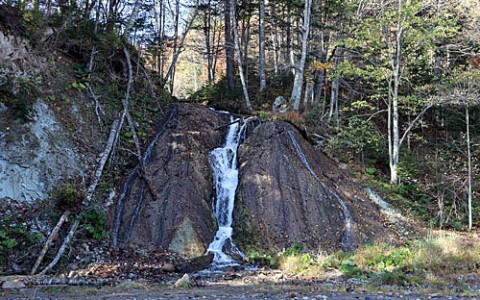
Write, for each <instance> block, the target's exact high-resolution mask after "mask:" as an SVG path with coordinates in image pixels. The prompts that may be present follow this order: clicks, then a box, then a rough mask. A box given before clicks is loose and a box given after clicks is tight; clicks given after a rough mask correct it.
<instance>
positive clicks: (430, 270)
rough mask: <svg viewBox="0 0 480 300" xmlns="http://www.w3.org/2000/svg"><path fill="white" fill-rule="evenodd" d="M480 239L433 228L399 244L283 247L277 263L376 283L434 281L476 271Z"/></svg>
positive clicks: (301, 271)
mask: <svg viewBox="0 0 480 300" xmlns="http://www.w3.org/2000/svg"><path fill="white" fill-rule="evenodd" d="M479 266H480V241H479V238H478V237H477V236H476V235H473V234H465V233H455V232H444V231H440V232H435V233H430V234H429V235H428V236H427V237H425V238H423V239H419V240H415V241H413V242H407V243H406V244H405V245H403V246H392V245H387V244H384V243H377V244H372V245H365V246H362V247H360V248H359V249H357V250H356V251H354V252H351V253H343V252H337V253H334V254H331V255H325V254H321V253H320V254H319V253H298V252H293V253H292V251H288V250H287V251H284V252H283V253H282V254H279V258H278V264H277V267H278V268H279V269H281V270H283V271H285V272H291V273H295V274H301V275H307V276H319V277H321V276H322V275H324V274H325V273H326V272H328V271H335V270H336V271H339V272H341V273H342V274H344V276H347V277H357V278H364V279H372V280H373V282H378V283H379V284H394V285H417V284H420V283H421V282H431V283H435V281H436V280H438V278H439V276H440V277H442V276H446V275H449V276H451V275H453V274H469V273H477V272H478V271H479Z"/></svg>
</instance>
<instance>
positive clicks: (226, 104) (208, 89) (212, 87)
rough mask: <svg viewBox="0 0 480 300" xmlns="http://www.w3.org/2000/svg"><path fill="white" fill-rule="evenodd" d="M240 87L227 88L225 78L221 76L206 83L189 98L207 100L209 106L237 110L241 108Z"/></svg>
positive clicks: (197, 100)
mask: <svg viewBox="0 0 480 300" xmlns="http://www.w3.org/2000/svg"><path fill="white" fill-rule="evenodd" d="M242 95H243V93H242V89H241V87H240V86H236V87H235V89H234V90H233V91H229V90H228V88H227V79H226V77H222V78H221V79H220V80H219V81H218V82H217V83H215V84H207V85H205V86H203V87H202V88H201V89H200V90H198V91H197V92H196V93H193V94H192V95H191V96H190V97H189V98H190V99H192V101H194V102H205V101H206V102H207V103H208V105H209V106H211V107H214V108H216V109H223V110H229V111H235V112H239V111H242V110H244V109H243V102H242V101H239V100H238V99H242Z"/></svg>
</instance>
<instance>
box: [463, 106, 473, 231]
mask: <svg viewBox="0 0 480 300" xmlns="http://www.w3.org/2000/svg"><path fill="white" fill-rule="evenodd" d="M465 123H466V127H467V128H466V129H467V164H468V185H467V197H468V230H472V226H473V214H472V182H473V180H472V153H471V143H470V107H469V105H468V103H467V105H466V106H465Z"/></svg>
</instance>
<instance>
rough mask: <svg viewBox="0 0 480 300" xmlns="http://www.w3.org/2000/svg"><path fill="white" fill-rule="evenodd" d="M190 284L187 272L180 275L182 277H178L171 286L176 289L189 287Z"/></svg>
mask: <svg viewBox="0 0 480 300" xmlns="http://www.w3.org/2000/svg"><path fill="white" fill-rule="evenodd" d="M190 285H191V280H190V276H188V274H184V275H183V276H182V278H180V279H179V280H177V282H175V284H174V285H173V287H174V288H176V289H178V288H189V287H190Z"/></svg>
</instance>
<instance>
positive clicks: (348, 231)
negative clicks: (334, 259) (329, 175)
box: [287, 130, 354, 251]
mask: <svg viewBox="0 0 480 300" xmlns="http://www.w3.org/2000/svg"><path fill="white" fill-rule="evenodd" d="M287 132H288V136H289V137H290V140H291V141H292V144H293V147H294V148H295V151H296V152H297V155H298V157H299V158H300V161H301V162H302V164H303V165H304V166H305V167H306V168H307V170H308V171H309V172H310V174H312V176H313V177H314V178H315V179H316V180H317V181H318V182H319V183H320V184H321V185H322V187H323V188H324V189H325V190H326V191H327V192H329V193H330V195H332V196H333V197H334V198H335V200H336V201H337V202H338V204H340V206H341V207H342V212H343V217H344V218H345V231H344V233H343V236H342V244H343V247H344V248H345V250H346V251H351V250H353V249H354V240H353V234H352V215H351V214H350V211H349V210H348V207H347V205H345V202H343V200H342V198H340V197H339V196H338V195H337V193H335V192H334V191H332V190H331V189H330V188H329V187H328V186H326V185H325V184H324V183H323V182H322V181H321V180H320V178H319V177H318V175H317V173H315V171H314V170H313V169H312V167H311V166H310V164H309V163H308V160H307V157H306V156H305V154H304V153H303V151H302V148H301V147H300V145H299V144H298V141H297V139H296V138H295V134H294V133H293V132H292V131H290V130H289V131H287Z"/></svg>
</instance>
